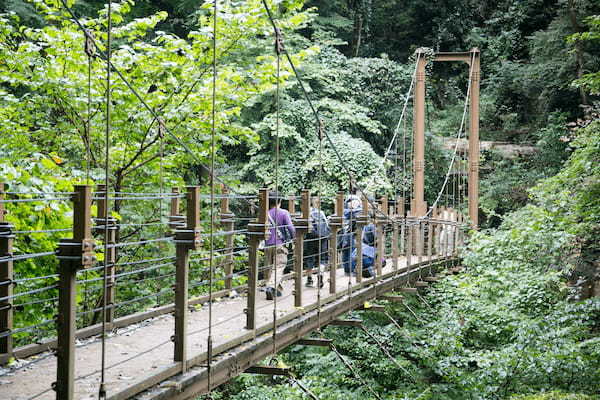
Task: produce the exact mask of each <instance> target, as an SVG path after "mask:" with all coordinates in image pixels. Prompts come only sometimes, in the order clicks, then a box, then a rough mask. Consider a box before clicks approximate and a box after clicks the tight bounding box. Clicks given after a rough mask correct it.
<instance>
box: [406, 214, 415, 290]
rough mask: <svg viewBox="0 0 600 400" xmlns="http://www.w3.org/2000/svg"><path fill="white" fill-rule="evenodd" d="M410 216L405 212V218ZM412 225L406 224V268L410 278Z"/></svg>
mask: <svg viewBox="0 0 600 400" xmlns="http://www.w3.org/2000/svg"><path fill="white" fill-rule="evenodd" d="M409 217H411V213H410V212H409V213H407V214H406V218H409ZM413 231H414V229H413V226H412V225H408V226H407V227H406V245H405V249H406V270H407V271H408V276H409V278H410V268H411V266H412V254H413Z"/></svg>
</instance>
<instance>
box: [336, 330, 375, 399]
mask: <svg viewBox="0 0 600 400" xmlns="http://www.w3.org/2000/svg"><path fill="white" fill-rule="evenodd" d="M329 345H330V348H331V350H332V351H333V352H334V353H335V355H336V356H337V357H338V358H339V359H340V361H341V362H342V363H343V364H344V365H345V366H346V368H348V370H349V371H350V372H351V373H352V375H354V377H355V378H356V379H358V380H359V381H360V382H361V384H362V386H366V387H367V389H369V391H370V392H371V394H373V396H375V398H377V399H378V400H382V399H381V397H380V396H379V395H378V394H377V392H375V391H374V390H373V388H371V386H370V385H369V384H368V383H367V382H366V381H365V380H364V378H363V377H362V376H360V375H359V374H358V373H357V372H356V371H355V369H354V367H352V364H350V363H349V362H348V361H346V359H345V358H344V356H342V355H341V354H340V352H339V351H338V349H337V347H336V346H335V344H333V342H331V343H330V344H329Z"/></svg>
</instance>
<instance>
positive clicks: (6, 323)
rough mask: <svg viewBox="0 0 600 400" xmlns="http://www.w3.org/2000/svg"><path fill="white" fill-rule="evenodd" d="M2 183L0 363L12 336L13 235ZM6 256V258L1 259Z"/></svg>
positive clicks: (10, 349) (8, 353) (9, 350)
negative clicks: (0, 335) (6, 216)
mask: <svg viewBox="0 0 600 400" xmlns="http://www.w3.org/2000/svg"><path fill="white" fill-rule="evenodd" d="M2 201H4V184H3V183H0V298H5V299H6V300H3V301H0V334H8V335H7V336H4V337H2V338H0V364H3V363H5V362H8V360H10V358H11V357H12V352H13V338H12V334H10V333H11V331H12V329H13V308H12V305H13V304H12V303H13V301H12V298H11V296H12V295H13V278H14V273H13V261H12V259H11V257H12V256H13V242H14V239H15V235H14V234H13V233H12V230H13V228H14V227H13V226H12V224H10V223H9V222H7V221H6V218H5V215H6V210H5V208H4V203H2ZM5 257H6V260H4V261H3V260H2V259H3V258H5Z"/></svg>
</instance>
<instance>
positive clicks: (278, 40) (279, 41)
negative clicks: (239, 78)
mask: <svg viewBox="0 0 600 400" xmlns="http://www.w3.org/2000/svg"><path fill="white" fill-rule="evenodd" d="M273 30H274V34H275V53H276V59H277V66H276V87H275V193H276V196H279V150H280V149H279V128H280V124H279V119H280V114H281V102H280V100H281V99H280V90H281V85H280V79H281V53H282V52H283V51H285V49H284V46H283V38H282V37H281V32H280V31H279V29H278V28H277V27H276V26H275V25H273ZM278 217H279V206H278V205H276V206H275V250H274V252H275V254H274V259H273V269H274V271H273V274H274V275H273V280H274V282H275V287H274V288H273V354H276V353H277V297H278V296H277V294H278V293H277V292H278V291H279V282H278V281H277V262H278V261H279V260H278V257H277V252H278V250H279V248H278V246H277V234H278V232H279V225H278V224H279V218H278Z"/></svg>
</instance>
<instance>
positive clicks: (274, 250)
mask: <svg viewBox="0 0 600 400" xmlns="http://www.w3.org/2000/svg"><path fill="white" fill-rule="evenodd" d="M274 196H275V197H270V198H269V212H268V213H267V218H268V223H269V225H270V228H269V230H268V232H267V239H266V240H265V275H266V276H265V278H266V280H267V287H266V288H265V293H266V295H267V300H273V297H274V295H275V293H276V294H277V296H281V295H282V290H283V287H282V286H281V279H282V278H283V275H284V272H283V270H284V269H285V266H286V264H287V255H288V248H287V243H289V242H291V241H292V239H294V237H295V236H296V229H295V228H294V224H292V218H291V217H290V213H289V212H288V210H285V209H283V208H281V207H280V206H281V201H280V200H279V199H278V196H277V195H274ZM276 228H277V229H276ZM275 268H277V280H278V282H275V274H274V273H273V270H274V269H275Z"/></svg>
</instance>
